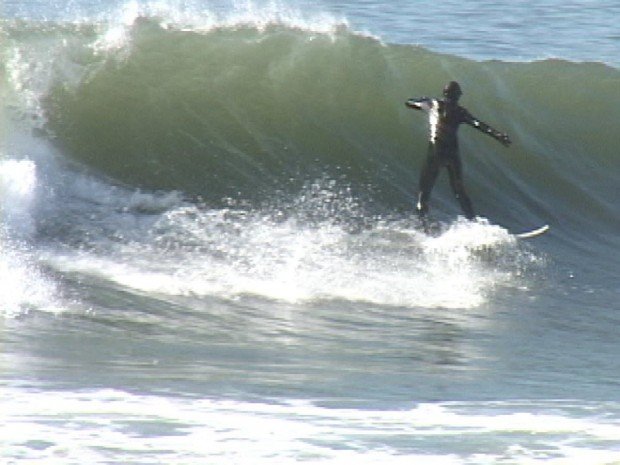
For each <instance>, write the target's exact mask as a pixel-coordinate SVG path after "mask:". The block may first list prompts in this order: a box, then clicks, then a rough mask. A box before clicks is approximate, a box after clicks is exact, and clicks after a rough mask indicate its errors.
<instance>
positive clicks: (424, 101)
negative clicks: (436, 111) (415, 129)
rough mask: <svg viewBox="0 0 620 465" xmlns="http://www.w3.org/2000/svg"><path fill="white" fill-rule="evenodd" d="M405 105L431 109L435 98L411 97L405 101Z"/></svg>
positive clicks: (425, 109)
mask: <svg viewBox="0 0 620 465" xmlns="http://www.w3.org/2000/svg"><path fill="white" fill-rule="evenodd" d="M405 105H406V106H407V107H408V108H412V109H414V110H424V111H430V110H431V108H433V100H432V99H430V98H428V97H422V98H410V99H409V100H407V101H406V102H405Z"/></svg>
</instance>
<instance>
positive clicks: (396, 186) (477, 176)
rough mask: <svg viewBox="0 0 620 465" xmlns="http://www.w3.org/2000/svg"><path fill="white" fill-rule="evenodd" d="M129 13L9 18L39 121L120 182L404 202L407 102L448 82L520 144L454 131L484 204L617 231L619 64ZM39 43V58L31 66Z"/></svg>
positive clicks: (410, 176)
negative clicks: (101, 18) (515, 57)
mask: <svg viewBox="0 0 620 465" xmlns="http://www.w3.org/2000/svg"><path fill="white" fill-rule="evenodd" d="M126 23H127V24H123V25H122V27H120V29H119V28H116V29H114V28H109V26H107V29H105V30H104V28H102V26H101V25H97V24H95V23H93V24H79V25H67V24H64V25H58V24H57V25H53V24H49V23H46V26H45V27H43V26H41V25H37V24H36V23H32V22H31V23H11V24H10V25H9V26H7V27H5V30H6V34H7V35H8V36H9V38H11V39H13V40H15V41H16V40H18V38H19V40H20V41H21V46H20V47H16V48H15V49H14V50H17V52H15V53H14V54H13V57H12V60H11V61H9V66H10V69H11V73H10V74H11V76H12V78H13V79H14V80H17V81H18V84H19V85H17V84H15V83H14V87H20V86H21V90H22V91H23V90H24V89H23V88H24V81H28V83H29V84H32V81H33V80H34V79H33V77H32V73H33V71H32V70H28V66H30V68H33V67H35V68H36V67H38V68H46V71H49V70H51V71H52V78H51V79H50V78H46V80H45V81H46V82H45V85H43V84H41V83H39V85H40V86H41V87H42V89H39V90H38V92H39V93H40V94H41V95H39V96H38V100H39V103H40V108H38V111H39V112H40V113H41V114H40V115H39V116H40V118H41V120H42V121H43V123H42V125H41V126H42V127H43V128H44V129H45V131H47V133H48V134H51V135H53V138H54V140H55V143H56V144H57V145H58V146H59V147H60V148H61V149H62V151H63V152H64V153H66V154H68V155H69V156H70V157H71V158H72V159H73V160H77V161H78V162H79V163H81V164H83V165H84V166H86V167H88V168H89V169H92V170H95V171H97V172H99V173H102V174H103V175H105V176H108V177H110V178H113V179H114V180H116V181H117V182H121V183H124V184H127V185H130V186H133V187H139V188H147V189H156V190H157V189H163V190H179V191H182V192H184V193H186V194H188V195H191V196H200V197H202V198H203V199H205V200H207V201H208V202H218V201H220V200H221V199H223V198H235V199H237V198H240V199H244V200H249V201H256V200H264V199H265V198H270V197H272V196H273V194H274V192H299V191H300V189H303V186H306V185H307V184H308V182H312V180H314V179H317V178H325V177H327V178H330V179H338V180H339V181H342V182H343V183H345V184H347V185H349V186H351V187H352V188H353V189H354V190H357V191H358V192H366V193H368V192H371V194H370V196H371V197H372V199H373V201H376V202H377V203H381V204H386V205H388V206H389V207H390V208H410V206H411V203H412V198H413V195H414V194H415V190H416V184H417V177H418V169H419V166H420V164H421V162H422V160H423V158H424V157H425V148H426V137H427V136H426V131H427V128H426V121H425V117H424V115H422V114H417V113H414V112H411V111H409V110H407V109H406V108H405V107H404V105H403V102H404V101H405V100H406V99H407V98H409V97H413V96H422V95H438V94H439V91H440V89H441V87H442V85H443V84H444V83H445V82H446V81H448V80H450V79H455V78H458V79H459V81H460V82H461V84H462V86H463V88H464V90H465V95H464V97H463V100H462V103H463V105H465V106H466V107H467V108H468V109H469V110H470V111H471V112H472V113H473V114H475V115H476V116H478V117H479V118H481V119H482V120H484V121H488V122H489V123H490V124H492V125H493V126H495V127H497V128H498V129H501V130H505V131H507V132H508V133H509V134H511V136H512V138H513V141H514V144H513V146H512V147H511V148H510V149H509V150H505V149H504V148H503V147H501V146H500V145H498V144H496V142H494V141H492V140H491V139H489V138H486V137H484V136H482V135H481V134H476V133H475V132H474V131H473V130H471V129H469V128H466V129H463V130H462V134H461V140H462V152H463V158H464V162H465V168H466V179H467V183H468V185H469V189H470V191H471V195H472V197H473V198H474V199H475V203H476V207H477V209H478V210H479V211H480V213H481V214H483V215H485V216H489V217H491V216H494V217H498V216H499V218H500V219H502V220H506V219H508V220H510V219H511V218H512V219H514V218H521V219H523V218H525V219H526V220H528V221H534V222H539V221H540V219H541V218H542V219H543V220H545V221H553V220H555V219H558V218H562V217H568V218H572V219H571V220H569V221H573V222H576V223H581V225H582V226H584V225H586V224H587V225H591V224H592V223H594V224H598V225H602V226H604V227H606V228H607V227H610V226H611V227H612V228H614V227H616V226H617V219H616V218H615V217H616V215H615V213H614V212H616V206H615V205H614V202H613V198H614V197H613V194H612V193H613V192H614V191H615V189H616V186H617V185H618V181H619V174H618V173H620V170H619V169H618V168H619V167H618V159H617V156H616V148H615V146H614V144H613V142H614V140H615V137H616V133H617V132H616V129H617V122H618V121H619V120H620V105H618V102H619V101H620V86H618V81H619V80H620V72H619V71H618V70H617V69H614V68H610V67H607V66H605V65H602V64H594V63H570V62H563V61H543V62H533V63H504V62H482V63H481V62H474V61H468V60H464V59H460V58H456V57H452V56H446V55H441V54H437V53H432V52H429V51H427V50H424V49H421V48H418V47H414V46H406V45H386V44H384V43H382V42H381V41H379V40H377V39H376V38H373V37H368V36H363V35H360V34H357V33H354V32H352V31H351V30H350V29H349V28H348V27H347V26H346V24H342V23H338V22H334V23H333V24H329V25H327V26H325V25H323V27H322V28H317V27H310V26H307V25H299V24H294V23H290V22H289V23H287V22H286V21H283V20H277V21H271V22H265V23H257V22H256V21H255V22H254V23H249V22H244V21H241V22H236V23H235V22H232V23H230V24H226V23H224V24H215V25H210V26H209V27H197V26H195V25H193V26H187V25H183V26H182V25H180V24H173V25H171V24H169V23H165V22H164V21H163V20H161V18H157V17H153V16H151V17H137V18H133V19H132V20H131V21H126ZM51 43H54V44H55V45H56V46H55V48H53V50H54V52H53V53H51V54H50V53H49V52H45V53H44V56H45V60H43V62H45V61H46V62H47V65H42V64H41V62H40V61H39V62H37V63H38V64H36V66H35V63H33V62H32V60H34V57H38V58H39V59H40V58H41V55H42V54H43V52H42V50H43V46H42V44H44V45H46V46H48V47H49V46H50V44H51ZM24 44H26V45H24ZM37 50H39V54H37V52H36V51H37ZM45 50H49V49H45ZM16 69H17V70H21V71H23V70H24V69H26V71H24V72H23V74H25V76H24V75H21V74H20V73H16V72H15V70H16ZM39 75H41V76H42V75H44V73H43V71H40V70H39ZM16 76H17V77H16ZM43 87H44V89H43ZM33 92H34V91H33ZM22 93H23V92H22ZM35 93H36V92H35ZM23 98H24V97H22V99H23ZM443 184H446V183H445V182H444V183H443ZM435 195H436V199H435V200H434V201H435V202H436V206H438V207H440V208H448V209H451V208H453V205H452V204H453V203H454V202H452V200H451V199H450V193H449V191H448V189H447V187H446V186H445V185H440V186H439V187H438V188H437V191H436V194H435ZM444 204H445V205H444ZM454 208H455V207H454ZM528 216H529V217H528Z"/></svg>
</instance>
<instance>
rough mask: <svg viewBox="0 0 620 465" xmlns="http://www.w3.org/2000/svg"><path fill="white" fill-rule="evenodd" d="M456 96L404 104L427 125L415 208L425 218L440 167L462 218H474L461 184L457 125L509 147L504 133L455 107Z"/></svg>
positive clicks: (415, 100)
mask: <svg viewBox="0 0 620 465" xmlns="http://www.w3.org/2000/svg"><path fill="white" fill-rule="evenodd" d="M458 97H459V96H458V95H457V96H456V97H453V98H449V97H448V98H446V99H443V100H437V99H431V98H427V97H424V98H420V99H409V100H407V102H406V105H407V106H408V107H409V108H413V109H416V110H424V111H426V112H427V113H428V116H429V123H430V140H429V143H428V154H427V157H426V162H425V163H424V166H423V168H422V172H421V174H420V192H419V194H418V203H417V206H416V207H417V210H418V213H419V214H420V215H421V216H424V215H426V213H427V212H428V201H429V198H430V195H431V190H432V189H433V186H434V184H435V181H436V180H437V176H438V175H439V170H440V168H442V167H445V168H446V169H447V170H448V175H449V177H450V186H451V187H452V191H453V192H454V195H455V196H456V198H457V200H458V201H459V203H460V205H461V209H462V210H463V213H464V214H465V216H466V217H467V218H468V219H473V218H474V216H475V215H474V209H473V207H472V204H471V200H469V197H468V195H467V193H466V192H465V186H464V185H463V170H462V167H461V159H460V157H459V143H458V137H457V131H458V128H459V125H461V124H462V123H466V124H468V125H470V126H472V127H474V128H476V129H478V130H479V131H482V132H483V133H485V134H487V135H489V136H491V137H493V138H494V139H496V140H498V141H499V142H501V143H502V144H504V145H506V146H508V145H510V139H509V138H508V136H507V135H506V134H503V133H500V132H499V131H496V130H495V129H493V128H492V127H490V126H489V125H488V124H485V123H483V122H482V121H480V120H478V119H476V118H474V117H473V116H472V115H471V114H470V113H469V112H468V111H467V110H466V109H465V108H463V107H461V106H460V105H459V104H458Z"/></svg>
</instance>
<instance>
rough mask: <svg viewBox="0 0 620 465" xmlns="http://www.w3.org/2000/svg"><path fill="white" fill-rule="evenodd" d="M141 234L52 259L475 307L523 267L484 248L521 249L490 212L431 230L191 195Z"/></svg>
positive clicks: (115, 271)
mask: <svg viewBox="0 0 620 465" xmlns="http://www.w3.org/2000/svg"><path fill="white" fill-rule="evenodd" d="M302 197H303V196H302ZM332 200H333V199H332ZM173 205H174V204H173ZM300 208H304V207H300ZM306 208H307V209H316V205H314V204H312V205H307V206H306ZM121 224H122V223H119V225H121ZM132 227H135V224H134V223H132ZM120 235H121V236H122V232H121V234H120ZM139 235H140V236H141V237H140V238H139V239H137V240H134V241H130V242H121V243H115V244H112V250H110V244H106V247H105V253H98V252H97V251H96V250H94V251H79V252H75V253H68V254H64V255H63V254H60V255H56V256H52V257H50V263H53V264H54V266H56V267H57V268H59V269H60V270H64V271H73V272H81V273H86V274H91V275H95V276H98V277H99V278H102V279H105V280H109V281H111V282H114V283H116V284H119V285H122V286H125V287H126V288H129V289H135V290H137V291H141V292H147V293H152V294H165V295H178V296H198V297H201V296H219V297H225V298H236V297H239V296H242V295H255V296H259V297H264V298H268V299H275V300H282V301H285V302H291V303H303V302H309V301H316V300H321V299H343V300H348V301H362V302H369V303H376V304H381V305H395V306H405V307H426V308H438V307H444V308H473V307H477V306H480V305H481V304H483V303H484V302H485V301H486V300H487V299H488V297H489V295H490V294H491V293H492V291H493V290H494V289H495V288H497V287H498V286H503V285H509V284H510V283H511V281H513V280H515V279H516V275H517V271H518V270H517V269H511V268H510V266H511V265H506V266H505V265H503V264H501V263H497V262H494V261H493V260H494V259H490V261H491V263H490V264H489V263H486V262H485V260H484V259H481V257H480V255H481V251H482V252H484V251H485V250H486V249H497V248H498V247H505V248H507V249H508V250H507V251H506V252H507V253H508V254H512V256H514V255H517V254H519V253H521V252H520V251H519V250H518V248H517V245H516V243H515V240H514V238H512V236H510V235H509V234H508V233H507V232H506V231H505V230H503V229H502V228H499V227H497V226H491V225H488V224H485V223H484V222H479V223H470V222H465V221H464V222H462V223H457V224H455V225H453V226H452V227H451V228H449V229H448V230H447V231H446V232H444V233H443V234H441V235H440V236H438V237H433V238H431V237H428V236H426V235H424V234H422V233H420V232H418V231H416V230H414V229H407V227H404V226H402V225H399V224H398V223H394V224H383V225H377V226H375V227H374V228H372V229H371V230H368V231H362V232H360V233H356V234H352V233H350V232H348V231H346V230H345V229H344V228H343V227H342V226H339V225H336V224H334V223H333V222H331V221H330V220H329V219H326V220H324V221H321V222H319V223H317V224H313V225H307V224H305V223H304V222H303V221H301V220H300V219H297V218H289V219H288V220H286V221H277V220H274V219H273V218H272V217H271V216H269V215H268V214H261V213H257V212H245V211H241V210H228V209H223V210H200V209H198V208H196V207H194V206H190V205H186V206H180V207H179V206H174V207H173V208H172V209H171V210H169V211H168V212H165V213H163V214H161V216H160V217H159V219H158V220H157V221H155V222H154V226H153V227H152V228H151V229H150V230H148V231H144V232H142V233H139ZM482 255H484V254H482Z"/></svg>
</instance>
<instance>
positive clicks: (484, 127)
mask: <svg viewBox="0 0 620 465" xmlns="http://www.w3.org/2000/svg"><path fill="white" fill-rule="evenodd" d="M465 122H466V123H467V124H469V125H470V126H471V127H473V128H476V129H477V130H478V131H480V132H482V133H484V134H486V135H487V136H491V137H492V138H493V139H495V140H496V141H498V142H501V143H502V144H504V145H505V146H506V147H508V146H509V145H510V144H511V143H512V141H511V140H510V137H508V134H506V133H504V132H499V131H498V130H497V129H493V128H492V127H491V126H489V125H488V124H487V123H484V122H482V121H480V120H479V119H478V118H476V117H474V116H472V115H471V114H469V113H467V116H466V118H465Z"/></svg>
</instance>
